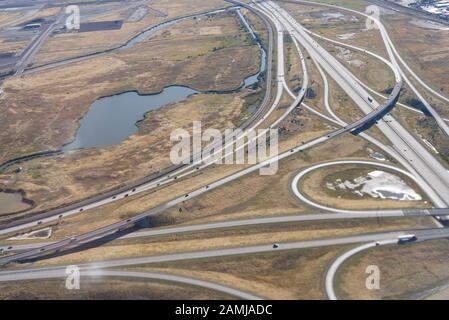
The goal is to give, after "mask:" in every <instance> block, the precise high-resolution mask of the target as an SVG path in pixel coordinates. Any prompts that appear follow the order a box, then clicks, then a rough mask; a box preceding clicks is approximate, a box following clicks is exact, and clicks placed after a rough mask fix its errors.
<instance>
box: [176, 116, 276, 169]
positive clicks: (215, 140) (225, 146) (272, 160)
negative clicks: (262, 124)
mask: <svg viewBox="0 0 449 320" xmlns="http://www.w3.org/2000/svg"><path fill="white" fill-rule="evenodd" d="M170 140H171V141H172V142H177V143H176V144H175V145H174V146H173V148H172V149H171V152H170V160H171V162H172V163H173V164H175V165H179V164H186V165H188V164H193V165H198V166H201V165H211V164H216V165H220V164H227V165H233V164H236V165H243V164H252V165H255V164H260V163H263V162H264V161H265V162H266V165H264V166H263V167H261V168H260V170H259V171H260V174H261V175H274V174H276V173H277V171H278V161H277V156H278V130H277V129H260V130H253V129H250V130H246V131H243V130H242V129H226V130H225V131H224V135H223V134H222V133H221V132H220V130H217V129H212V128H208V129H206V130H204V131H203V130H202V125H201V122H200V121H194V122H193V128H192V132H189V131H187V130H185V129H176V130H174V131H173V132H172V133H171V135H170ZM263 164H265V163H263Z"/></svg>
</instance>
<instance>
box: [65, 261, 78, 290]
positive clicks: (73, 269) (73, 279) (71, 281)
mask: <svg viewBox="0 0 449 320" xmlns="http://www.w3.org/2000/svg"><path fill="white" fill-rule="evenodd" d="M65 275H66V279H65V287H66V289H67V290H79V289H80V269H79V267H78V266H67V267H66V269H65Z"/></svg>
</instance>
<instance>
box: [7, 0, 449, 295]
mask: <svg viewBox="0 0 449 320" xmlns="http://www.w3.org/2000/svg"><path fill="white" fill-rule="evenodd" d="M227 2H228V3H230V4H231V5H233V6H235V7H237V8H246V9H247V10H250V11H251V12H253V13H254V14H255V15H256V16H257V17H258V18H259V19H261V21H262V22H263V24H264V26H265V27H266V28H267V30H268V31H269V37H268V44H269V48H267V52H268V55H267V72H268V76H267V79H269V81H267V90H266V94H265V98H264V100H263V101H262V103H261V106H260V107H259V109H258V111H257V112H256V113H255V115H254V116H253V117H252V118H251V119H250V120H249V121H247V122H246V123H245V124H244V125H243V129H251V128H261V127H264V128H268V129H272V128H277V127H279V125H280V124H281V123H282V122H283V121H284V120H285V119H286V118H287V117H288V116H289V115H290V114H291V112H293V110H295V109H297V108H305V109H308V110H310V111H312V112H313V113H314V114H316V115H317V116H318V117H320V118H322V119H325V120H326V121H329V122H331V123H333V124H334V125H335V126H337V129H335V130H333V131H331V132H328V133H326V134H325V135H323V136H320V137H318V138H314V139H311V140H309V141H305V142H301V143H299V144H298V145H297V146H295V147H293V148H291V149H289V150H286V151H284V152H282V153H280V154H279V155H276V156H274V157H272V158H268V159H266V160H264V161H262V162H261V163H258V164H256V165H253V166H249V167H247V168H244V169H242V170H240V171H238V172H235V173H233V174H231V175H228V176H226V177H224V178H222V179H220V180H217V181H215V182H212V183H209V184H207V185H204V186H201V187H200V188H197V189H194V190H189V191H188V192H186V193H185V194H183V195H182V196H179V197H177V198H174V199H172V200H170V201H169V202H166V203H162V204H160V205H159V206H157V207H154V208H152V209H150V210H147V211H145V212H142V213H140V214H138V215H136V216H134V217H131V218H127V219H125V220H122V221H119V222H116V223H114V224H111V225H107V226H104V227H101V228H98V229H96V230H92V231H89V232H86V233H84V234H80V235H76V236H74V237H70V238H67V239H63V240H61V241H55V242H48V243H34V244H30V245H14V246H9V245H1V246H0V250H1V252H3V253H8V255H6V256H3V257H0V264H1V265H8V264H10V263H20V262H24V261H30V260H35V259H45V257H47V256H50V255H52V254H54V253H58V254H61V253H63V252H64V251H66V250H69V249H72V248H75V247H80V246H81V245H85V244H89V243H95V242H96V241H97V240H98V239H101V238H103V237H106V236H110V235H113V234H115V233H118V232H123V231H125V230H127V229H130V228H131V227H133V226H135V225H136V224H137V223H139V222H140V221H142V220H143V219H145V218H148V217H151V216H154V215H160V214H163V213H164V212H165V211H166V210H168V209H170V208H173V207H175V206H177V205H179V204H181V203H184V202H185V201H189V200H191V199H194V198H196V197H198V196H200V195H203V194H206V193H209V192H211V191H213V190H215V189H218V188H220V187H222V186H224V185H226V184H229V183H231V182H233V181H237V180H238V179H241V178H242V177H245V176H248V175H250V174H252V173H254V172H256V171H258V170H259V169H261V168H264V167H266V166H267V165H270V164H271V163H274V162H278V161H282V160H284V159H287V158H289V157H291V156H294V155H296V154H300V153H302V152H305V151H307V150H309V149H313V148H314V147H316V146H319V145H322V144H325V143H328V142H329V141H331V140H332V139H335V138H336V137H340V136H342V135H344V134H354V135H359V136H360V137H362V138H363V139H366V140H367V141H369V142H371V143H373V144H375V145H376V146H378V147H379V148H381V149H382V150H384V151H385V152H386V153H387V154H388V155H389V156H391V157H392V158H393V159H395V160H396V161H397V163H399V164H400V165H401V166H402V168H399V167H397V166H393V165H385V164H382V163H380V162H375V161H371V162H369V163H368V162H366V161H365V162H364V161H347V162H345V161H343V160H342V161H334V162H329V163H322V164H318V165H316V166H313V167H310V168H308V169H306V170H303V171H301V172H299V173H298V174H297V175H296V176H295V177H294V179H293V180H292V181H291V189H292V191H293V193H294V195H295V196H296V197H297V200H298V201H300V202H303V203H306V204H307V205H309V206H310V207H315V208H317V209H319V210H321V211H324V212H323V213H319V214H310V215H298V216H285V217H273V218H260V219H247V220H235V221H227V222H221V223H212V224H203V225H192V226H186V227H173V228H166V229H156V230H149V231H139V232H135V233H129V234H126V235H125V236H122V237H120V238H121V239H130V238H137V237H149V236H158V235H163V234H179V233H188V232H196V231H202V230H217V229H222V228H231V227H236V226H251V225H261V224H277V223H284V222H291V221H295V222H302V221H326V220H333V219H365V218H372V217H406V216H408V215H413V214H415V215H422V216H431V217H434V218H436V220H435V222H436V223H437V224H438V225H439V226H442V225H441V224H440V221H444V220H445V219H446V215H448V213H447V210H445V209H446V208H448V207H449V197H447V195H448V194H449V173H448V170H447V169H446V168H445V167H444V166H443V165H442V164H441V163H440V162H439V161H438V160H437V159H435V158H434V157H433V156H432V154H430V153H429V151H428V150H427V149H426V148H425V147H423V146H422V144H421V143H420V142H418V141H417V140H416V139H415V138H414V136H413V135H412V134H410V133H409V132H408V131H407V129H406V128H405V127H404V126H403V125H402V124H401V123H400V122H399V121H398V120H397V119H395V118H394V116H393V115H392V114H391V111H392V109H393V108H394V107H396V105H397V103H398V99H399V96H400V94H401V89H402V88H403V85H404V83H407V84H408V85H409V86H410V87H411V88H412V91H413V92H414V93H415V94H416V95H417V96H418V97H419V98H420V100H421V101H422V102H423V104H424V105H425V106H426V108H427V109H428V110H429V112H430V114H431V115H432V116H433V117H434V118H435V120H436V121H437V123H438V125H439V127H440V130H442V131H443V132H444V133H446V134H448V133H449V129H448V127H447V124H446V121H445V119H442V118H441V117H440V116H439V115H438V113H437V112H436V111H435V110H434V109H433V108H432V107H431V106H430V104H429V103H428V102H427V101H426V100H425V98H424V97H423V96H422V94H420V93H419V91H418V89H417V88H416V87H415V86H413V84H412V83H411V82H410V80H408V78H407V75H406V72H408V73H409V74H410V75H411V76H412V77H413V78H414V79H415V80H417V81H418V82H419V83H420V84H421V85H422V86H423V87H424V88H426V90H429V91H431V92H432V91H433V90H432V89H431V88H430V87H429V86H427V85H426V84H425V83H424V82H423V81H422V80H421V79H420V78H419V77H418V76H417V75H416V74H415V73H414V72H413V71H412V70H411V68H410V67H409V66H408V65H407V64H406V63H405V62H404V60H403V59H402V57H401V56H400V55H399V53H398V51H397V50H396V48H395V46H394V44H393V42H392V41H391V39H390V37H389V35H388V32H387V30H386V28H385V27H384V26H383V25H382V23H381V22H380V21H379V20H377V19H375V18H373V17H371V16H367V15H365V14H363V13H360V12H358V11H354V10H350V9H346V8H343V7H337V6H334V5H327V4H321V3H315V2H309V1H290V2H295V3H301V4H305V5H318V6H323V7H331V8H338V9H340V10H347V11H350V12H353V13H355V14H360V15H362V16H365V17H366V18H368V19H372V20H373V22H374V23H375V24H376V25H378V27H379V32H380V34H381V36H382V40H383V43H384V45H385V49H386V51H387V53H388V59H385V58H382V57H379V56H377V58H379V60H382V61H383V62H384V63H386V64H387V65H388V66H389V67H390V68H391V70H392V72H393V73H394V77H395V85H394V87H393V89H392V91H391V93H390V94H389V96H388V97H386V98H385V100H384V101H383V102H381V103H378V102H377V101H376V100H375V99H374V98H373V97H372V96H371V95H370V93H369V91H370V92H371V91H372V90H371V89H370V88H369V87H367V86H366V85H365V84H363V83H362V82H361V81H360V80H359V79H357V77H356V76H355V75H353V74H352V73H351V72H350V71H349V70H348V68H346V67H345V66H344V65H343V64H342V63H341V62H339V61H338V60H337V59H336V58H335V57H334V56H333V55H331V54H330V53H329V52H328V51H327V50H326V49H325V48H324V47H323V46H322V45H321V41H329V40H330V39H327V38H325V37H322V36H320V35H316V34H314V33H313V32H311V31H310V30H307V29H306V28H305V27H304V26H303V25H301V24H300V22H298V21H297V20H295V19H294V18H293V17H292V16H291V15H290V14H289V13H288V12H287V11H286V10H285V9H283V8H282V7H281V6H280V5H279V4H278V3H276V2H274V1H254V2H251V3H249V4H248V3H243V2H240V1H234V0H227ZM58 21H59V20H58ZM50 29H51V26H50V27H49V29H48V30H50ZM49 34H50V31H48V32H47V30H46V31H44V32H43V34H42V35H41V37H40V38H39V39H41V40H38V41H37V43H36V47H34V46H33V47H34V48H33V49H32V50H31V51H30V52H31V53H35V51H37V50H38V49H39V46H40V45H41V44H42V42H43V41H45V38H46V37H48V35H49ZM285 34H288V35H289V36H290V37H291V39H292V41H293V43H294V47H295V48H296V50H297V54H298V57H299V61H300V62H301V69H302V72H303V74H302V77H301V79H302V86H301V88H300V90H299V91H298V92H297V93H293V92H292V90H291V89H290V88H289V85H288V84H287V81H286V79H285V60H284V58H285V53H284V35H285ZM41 41H42V42H41ZM330 41H332V40H330ZM274 42H276V44H277V46H274ZM333 42H336V41H333ZM339 43H340V42H339ZM343 45H344V44H343ZM353 48H354V47H353ZM356 49H360V48H356ZM360 50H363V51H364V52H365V53H367V54H371V55H372V56H374V57H376V54H374V53H371V52H369V51H368V50H365V49H360ZM305 52H307V54H308V55H309V56H310V57H311V60H312V61H313V63H314V64H315V65H316V68H317V70H318V71H319V73H320V75H321V77H322V78H323V82H324V83H325V97H326V98H325V105H326V110H328V115H324V114H322V113H320V112H319V111H317V110H312V109H313V108H311V107H309V106H308V105H306V104H305V103H304V99H305V97H306V92H307V89H308V87H309V85H310V79H309V73H308V70H307V65H306V62H305V60H306V59H305ZM31 57H32V54H30V57H27V58H26V59H25V60H26V62H25V60H24V63H23V65H25V66H26V65H27V64H28V62H29V60H28V59H29V58H31ZM274 57H275V60H276V61H277V64H276V68H275V69H276V75H275V77H274V79H276V81H274V82H275V83H274V84H275V86H276V90H275V92H273V94H274V98H272V97H271V93H272V92H271V90H272V89H271V88H272V83H271V79H272V78H273V77H272V74H271V73H272V69H273V65H272V61H273V58H274ZM402 67H404V68H405V70H406V71H404V70H402ZM18 71H20V72H19V73H22V72H24V68H19V69H18ZM327 77H329V78H331V79H332V80H333V81H335V82H336V83H338V85H339V86H340V88H341V89H342V90H343V91H344V92H345V93H346V94H347V96H349V97H350V99H351V100H352V101H353V102H354V103H355V104H356V105H357V107H358V108H359V109H360V111H361V112H362V113H363V114H364V116H363V117H361V118H360V119H358V120H355V121H354V122H352V123H345V122H344V121H342V120H341V119H339V118H338V117H337V116H336V115H335V113H334V112H333V111H332V108H331V107H330V103H329V96H328V90H329V88H328V85H327V83H328V80H327ZM284 93H287V94H288V95H289V96H291V98H292V99H293V102H292V103H291V104H290V105H289V106H288V107H287V108H286V109H285V110H284V111H283V112H282V113H281V114H280V115H279V116H278V117H277V118H276V119H274V120H273V121H271V123H269V121H270V119H271V118H270V116H273V115H274V113H275V111H276V110H277V109H278V107H279V105H280V101H281V98H282V96H283V94H284ZM433 93H435V94H438V96H441V95H440V94H439V93H436V92H433ZM441 97H442V98H443V99H446V101H449V100H447V98H445V97H444V96H441ZM441 97H440V98H441ZM372 126H376V127H377V128H379V129H380V131H381V132H382V133H383V134H384V135H385V137H387V139H388V140H389V144H388V145H387V144H384V143H382V142H380V141H379V140H377V139H375V138H374V137H372V136H370V135H368V134H367V133H366V132H365V131H366V130H367V129H369V128H371V127H372ZM268 129H267V130H268ZM246 136H247V131H243V133H242V135H241V136H238V137H237V140H240V139H244V138H245V137H246ZM233 143H234V142H233ZM248 144H249V141H248V142H245V143H244V144H243V147H244V146H247V145H248ZM224 149H226V145H225V146H223V147H222V149H220V150H219V151H220V152H222V150H224ZM232 152H235V151H234V150H233V151H232ZM222 156H223V157H225V156H226V155H222ZM193 158H194V157H193ZM343 163H352V164H368V165H373V166H377V167H388V168H389V169H391V170H395V171H397V172H399V173H401V174H404V175H406V176H408V177H410V178H411V179H412V180H413V181H414V182H415V183H416V184H417V185H419V186H420V188H421V189H422V190H423V192H424V193H425V194H426V195H427V196H428V198H429V199H430V200H431V201H432V203H433V205H434V207H435V209H430V210H416V211H413V210H378V211H363V210H340V209H335V208H331V207H326V206H322V205H320V204H317V203H314V202H313V201H310V200H309V199H307V197H305V196H303V195H302V194H301V192H300V190H299V189H298V184H299V180H300V179H301V178H302V177H303V176H304V175H305V174H307V173H308V172H310V171H313V170H315V169H318V168H321V167H325V166H335V165H339V164H343ZM209 166H210V164H191V165H183V166H177V167H172V168H168V169H167V170H165V171H163V172H161V173H160V174H158V175H156V176H152V177H148V178H146V179H145V180H144V181H142V182H139V183H137V184H134V185H132V186H126V187H123V188H121V189H120V190H116V191H112V192H110V193H107V194H103V195H98V196H95V197H92V198H91V199H89V200H86V201H84V202H82V203H76V204H72V205H70V206H69V207H66V208H58V209H55V210H51V211H49V212H45V213H42V214H41V215H38V216H35V217H33V218H29V219H24V220H19V221H15V222H14V223H12V224H9V225H5V226H2V227H0V235H2V236H6V235H12V234H17V233H20V232H25V231H29V230H33V229H36V228H39V227H42V226H44V225H47V224H51V223H54V222H56V221H61V220H63V219H65V218H67V217H70V216H74V215H83V214H88V213H86V211H89V210H93V209H95V208H98V207H102V206H105V205H106V204H109V203H113V202H116V201H119V200H122V199H124V198H128V197H130V196H133V195H137V194H139V193H143V192H146V191H148V190H153V189H157V188H160V187H163V186H166V185H171V184H175V183H177V181H179V180H180V179H182V178H188V177H189V176H191V175H192V174H194V173H196V172H200V171H202V170H205V169H207V168H208V167H209ZM186 191H187V190H186ZM410 232H413V234H416V235H417V238H418V239H419V241H425V240H434V239H441V238H447V237H449V231H447V230H446V229H445V228H435V229H429V230H410ZM410 232H409V231H401V232H383V233H376V234H369V235H357V236H348V237H341V238H328V239H320V240H307V241H298V242H285V243H280V244H278V246H277V247H276V246H273V245H272V244H269V245H258V246H247V247H236V248H227V249H217V250H209V251H195V252H187V253H173V254H168V255H163V256H148V257H135V258H127V259H118V260H110V261H95V262H92V263H84V264H79V266H80V268H81V271H82V272H85V273H86V275H87V276H92V277H95V276H96V275H98V274H100V271H99V270H100V269H102V272H103V273H102V275H103V276H110V277H125V278H126V277H129V278H132V277H137V278H147V279H164V280H167V281H174V282H180V283H186V284H193V285H197V286H201V287H205V288H209V289H213V290H217V291H221V292H225V293H229V294H231V295H233V296H235V297H238V298H243V299H258V298H260V297H259V296H258V295H257V293H248V292H242V291H239V290H237V289H235V288H230V287H226V286H221V285H218V284H216V283H208V282H205V281H201V280H198V279H192V278H188V277H177V276H174V275H164V274H155V273H131V272H125V271H122V272H120V271H110V270H109V271H105V270H103V269H106V270H107V269H110V268H116V267H125V266H132V265H141V264H152V263H159V262H168V261H180V260H192V259H205V258H211V257H222V256H233V255H243V254H254V253H263V252H274V251H283V250H300V249H304V248H315V247H323V246H335V245H342V244H360V243H362V244H363V245H362V246H360V247H357V248H355V249H353V250H350V251H348V252H346V253H345V254H344V255H342V256H341V257H339V258H338V259H337V260H336V261H335V262H334V263H333V264H332V266H330V268H329V270H328V272H327V275H326V293H327V295H328V297H329V298H330V299H337V296H336V294H335V292H334V290H333V283H334V276H335V273H336V272H337V270H338V268H339V267H340V265H341V264H342V263H343V262H344V261H345V260H347V259H348V258H349V257H351V256H353V255H355V254H357V253H359V252H361V251H363V250H365V249H368V248H372V247H375V246H377V245H394V244H395V243H397V237H398V236H400V235H403V234H406V233H410ZM367 242H368V244H366V243H367ZM9 253H13V254H9ZM64 270H65V266H51V267H44V268H34V269H14V270H6V271H0V281H21V280H30V279H50V278H61V277H63V276H64Z"/></svg>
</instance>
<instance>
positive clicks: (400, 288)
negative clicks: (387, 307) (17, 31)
mask: <svg viewBox="0 0 449 320" xmlns="http://www.w3.org/2000/svg"><path fill="white" fill-rule="evenodd" d="M447 251H448V241H447V240H436V241H428V242H424V243H420V244H413V245H404V246H387V247H381V248H376V249H375V250H368V251H365V252H363V253H361V254H359V255H356V256H354V257H352V258H351V259H350V260H348V261H347V263H345V265H344V266H343V267H342V268H341V269H340V273H339V274H338V277H337V284H338V286H337V289H338V291H337V296H339V297H341V298H348V299H415V298H425V297H427V296H430V297H431V296H432V294H434V293H435V292H438V288H440V287H444V284H445V283H447V282H448V281H449V273H448V269H447ZM368 265H377V266H379V268H380V278H381V280H380V281H381V282H380V290H367V289H366V288H365V279H366V277H367V275H366V274H365V269H366V267H367V266H368Z"/></svg>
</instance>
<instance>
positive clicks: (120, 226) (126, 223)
mask: <svg viewBox="0 0 449 320" xmlns="http://www.w3.org/2000/svg"><path fill="white" fill-rule="evenodd" d="M280 53H282V54H283V50H282V51H281V52H280ZM278 54H279V52H278ZM282 71H283V68H282V69H281V68H278V77H279V76H283V73H282ZM398 95H399V91H398V90H393V92H392V95H391V97H390V99H388V100H387V101H386V102H385V104H384V105H382V106H378V108H375V109H373V110H372V111H371V113H368V114H367V116H365V117H364V118H362V119H360V120H357V121H356V122H354V123H353V124H350V125H348V126H346V127H344V128H340V129H337V130H335V131H333V132H331V133H329V134H327V135H326V136H323V137H319V138H316V139H313V140H311V141H309V142H307V143H304V144H301V145H299V146H297V147H296V148H292V149H291V150H289V151H287V152H284V153H282V154H280V155H279V156H275V157H272V158H269V159H267V160H265V161H263V162H261V163H259V164H257V165H254V166H252V167H249V168H246V169H244V170H241V171H239V172H237V173H234V174H232V175H230V176H228V177H225V178H223V179H221V180H219V181H216V182H214V183H212V184H210V185H206V186H203V187H201V188H199V189H197V190H195V191H193V192H190V193H188V194H185V195H184V196H181V197H178V198H176V199H174V200H172V201H169V202H168V203H165V204H162V205H160V206H158V207H156V208H153V209H150V210H148V211H146V212H143V213H141V214H139V215H137V216H135V217H132V218H129V219H126V220H123V221H120V222H117V223H114V224H112V225H109V226H105V227H102V228H99V229H97V230H94V231H91V232H88V233H85V234H82V235H79V236H76V237H73V238H71V239H65V240H62V241H59V242H56V243H53V244H50V245H47V246H44V247H41V248H38V249H33V250H30V251H28V252H23V253H19V254H16V255H12V256H7V257H4V258H1V259H0V264H6V263H10V262H13V261H20V260H25V259H29V258H33V257H37V256H42V255H46V254H48V253H50V252H53V251H61V250H64V249H67V248H71V247H73V246H78V245H79V244H83V243H87V242H89V241H92V240H93V239H98V237H101V236H106V235H110V234H112V233H115V232H117V231H121V230H124V229H126V228H129V227H130V226H132V225H134V224H135V223H137V222H138V221H140V220H142V219H144V218H146V217H149V216H153V215H156V214H160V213H162V212H163V211H165V210H167V209H169V208H172V207H174V206H176V205H178V204H180V203H182V202H184V201H186V200H190V199H192V198H194V197H196V196H198V195H201V194H204V193H206V192H209V191H211V190H214V189H215V188H218V187H221V186H222V185H224V184H226V183H229V182H231V181H235V180H237V179H240V178H241V177H243V176H245V175H248V174H251V173H253V172H255V171H257V170H259V169H261V168H263V167H266V166H268V165H271V164H273V163H274V162H278V161H280V160H282V159H284V158H287V157H290V156H292V155H294V154H296V153H300V152H303V151H305V150H307V149H309V148H312V147H315V146H317V145H320V144H322V143H324V142H327V141H329V140H331V139H333V138H335V137H337V136H339V135H341V134H344V133H347V132H351V131H353V130H356V129H359V128H361V127H364V126H365V125H366V123H371V122H372V121H373V120H374V119H377V118H378V117H379V114H383V113H384V112H385V110H389V109H391V107H392V104H394V103H395V101H396V100H397V96H398ZM179 177H182V175H181V176H177V178H179ZM171 179H176V177H171ZM125 196H126V195H125ZM103 201H105V203H108V202H111V201H112V200H111V199H107V200H103ZM101 204H102V202H98V203H96V204H95V205H101ZM53 218H54V217H51V218H48V219H53ZM46 222H47V221H42V222H41V224H42V223H46ZM37 223H39V222H37ZM32 225H34V226H35V225H36V223H33V224H32ZM14 228H19V230H22V229H23V228H24V226H23V225H19V226H17V227H14ZM7 231H8V232H11V231H16V230H15V229H9V230H7ZM2 232H4V233H6V232H5V229H4V230H2Z"/></svg>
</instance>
